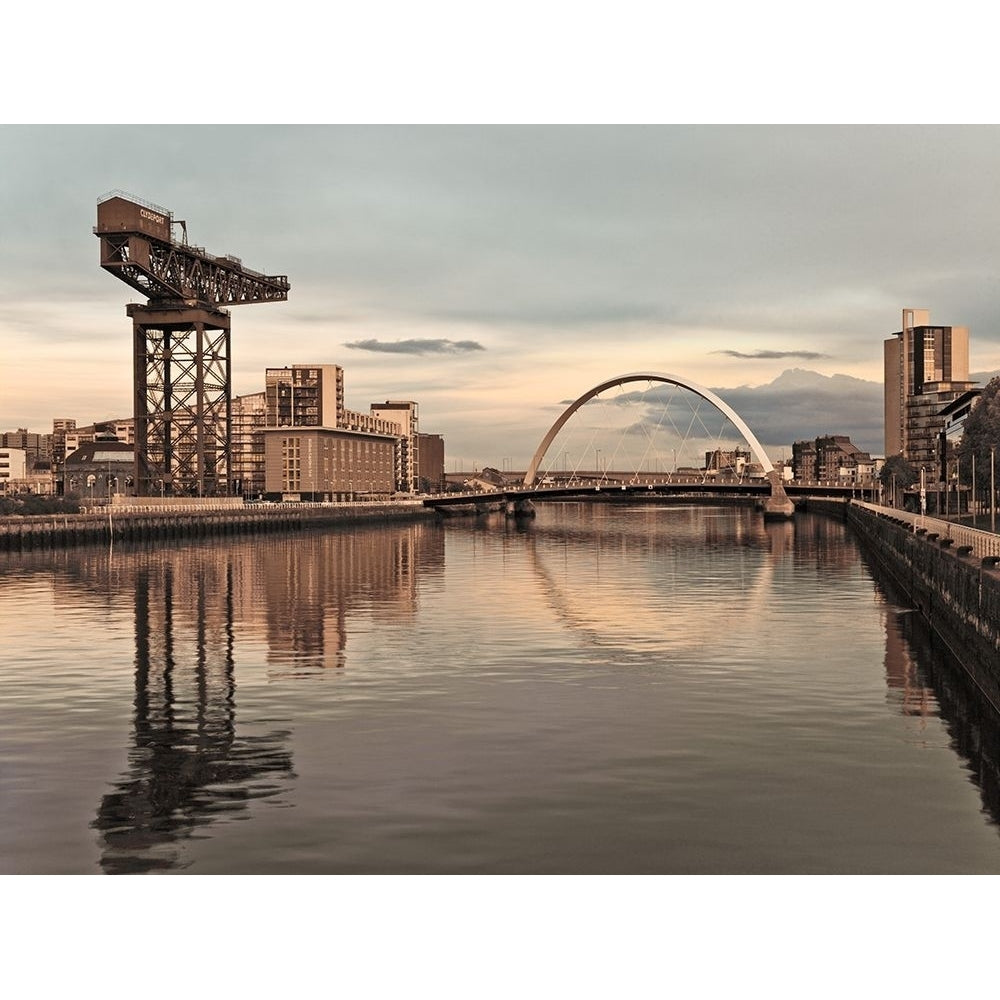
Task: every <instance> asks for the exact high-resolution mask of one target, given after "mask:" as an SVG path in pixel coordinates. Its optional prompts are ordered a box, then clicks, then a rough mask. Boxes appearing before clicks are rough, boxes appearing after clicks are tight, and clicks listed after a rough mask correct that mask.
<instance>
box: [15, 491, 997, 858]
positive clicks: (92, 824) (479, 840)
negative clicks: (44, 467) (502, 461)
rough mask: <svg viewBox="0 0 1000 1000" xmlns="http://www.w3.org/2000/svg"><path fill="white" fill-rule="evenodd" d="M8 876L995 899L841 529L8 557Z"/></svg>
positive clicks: (966, 799)
mask: <svg viewBox="0 0 1000 1000" xmlns="http://www.w3.org/2000/svg"><path fill="white" fill-rule="evenodd" d="M0 630H2V631H0V635H2V639H3V643H2V647H0V713H2V727H0V810H2V817H3V823H2V828H0V871H3V872H5V873H11V872H34V873H75V872H79V873H101V872H107V873H121V872H185V873H192V874H197V873H220V872H227V873H264V872H287V873H322V872H328V873H339V872H353V873H363V872H389V873H410V872H412V873H420V872H428V873H431V872H433V873H473V872H475V873H491V872H496V873H501V872H502V873H507V872H532V873H534V872H538V873H541V872H548V873H561V872H565V873H619V872H626V873H653V872H662V873H756V872H760V873H792V872H814V873H822V872H831V873H836V872H886V873H894V872H1000V836H998V827H997V817H998V816H1000V793H998V790H997V770H996V768H997V766H998V765H997V762H998V761H1000V751H998V748H1000V738H998V735H997V731H998V727H997V724H996V720H995V719H994V717H993V716H992V714H991V713H989V712H986V711H985V710H984V709H983V708H982V707H981V706H980V705H979V703H978V701H977V700H976V699H975V698H974V697H972V696H970V693H969V692H968V690H967V689H966V686H965V684H964V682H963V681H962V678H961V675H960V673H958V672H956V670H955V669H954V666H953V665H952V664H951V663H950V662H949V661H948V660H947V658H946V657H945V656H944V654H943V653H942V652H941V651H940V650H937V649H935V648H934V646H933V644H932V643H931V642H930V640H929V639H928V637H927V635H926V633H925V632H924V630H923V629H922V628H921V623H920V620H919V618H918V617H917V616H916V615H915V614H914V613H912V611H911V609H910V608H909V607H907V606H906V605H905V604H902V603H901V602H900V599H899V598H898V597H897V596H894V595H893V594H892V593H891V592H887V591H886V589H885V588H884V587H883V585H882V584H881V583H879V582H878V581H877V580H875V579H873V576H872V572H871V571H870V569H869V567H868V565H867V564H866V562H865V560H864V557H863V553H861V552H859V549H858V547H857V545H856V544H855V542H854V540H853V538H852V537H851V536H850V534H849V533H848V532H847V531H846V529H845V528H844V526H843V525H841V524H838V523H836V522H834V521H831V520H827V519H824V518H820V517H813V516H809V515H799V516H797V517H796V519H795V522H794V524H776V525H764V524H763V522H762V520H761V519H760V516H759V515H758V514H755V513H753V512H752V511H749V510H744V509H731V508H726V509H712V508H693V507H673V506H652V505H651V506H630V507H626V506H621V507H619V506H613V505H585V504H555V505H549V506H540V507H539V514H538V517H537V519H536V520H534V521H532V522H527V523H520V522H519V523H517V524H515V523H513V522H508V521H506V520H505V519H503V518H495V519H494V518H490V519H467V520H462V519H456V520H453V521H448V522H443V523H436V522H429V523H421V524H410V525H397V526H389V527H382V528H373V529H365V530H356V531H347V530H344V531H336V532H327V533H307V534H298V535H289V536H280V537H277V536H276V537H267V538H257V539H252V540H236V541H233V540H231V539H226V540H219V541H213V542H209V543H197V544H187V545H184V544H176V545H158V546H156V547H149V548H126V547H121V546H118V547H115V549H114V550H113V551H107V550H104V549H98V548H89V549H78V550H69V551H65V552H55V553H49V552H46V553H34V554H25V555H21V556H16V555H14V556H0Z"/></svg>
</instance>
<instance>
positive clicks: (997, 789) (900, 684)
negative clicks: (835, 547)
mask: <svg viewBox="0 0 1000 1000" xmlns="http://www.w3.org/2000/svg"><path fill="white" fill-rule="evenodd" d="M862 555H863V556H864V553H863V551H862ZM864 561H865V563H866V565H867V566H868V569H869V572H870V573H871V574H872V577H873V578H874V580H875V585H876V592H877V597H878V600H879V602H880V603H881V604H882V605H883V607H884V611H883V615H882V618H883V624H884V626H885V679H886V688H887V695H888V697H889V700H890V703H891V704H893V705H894V706H895V708H896V710H897V711H899V712H900V713H901V714H903V715H906V716H909V717H912V718H914V719H916V720H917V721H918V722H919V723H920V724H921V726H923V724H925V723H926V720H928V719H930V718H934V717H939V718H940V719H941V721H942V722H943V723H944V725H945V727H946V729H947V732H948V735H949V737H950V742H951V746H952V748H953V749H954V750H955V752H956V753H957V754H958V755H959V756H960V757H961V759H962V760H963V762H964V765H965V767H966V770H967V771H968V773H969V777H970V780H971V781H972V782H973V783H974V784H975V785H976V786H977V788H978V789H979V793H980V797H981V798H982V802H983V807H984V811H985V812H986V813H987V815H988V816H989V818H990V820H991V822H992V823H994V824H996V825H1000V712H998V711H997V709H996V708H994V707H993V706H992V705H991V704H990V702H989V700H988V699H987V698H986V697H985V695H983V693H982V692H981V691H979V690H978V689H977V688H976V687H975V685H974V684H973V682H972V680H971V679H970V678H969V675H968V674H967V673H966V671H965V670H964V669H963V667H962V665H961V663H960V662H959V661H958V660H957V659H956V658H955V656H954V655H953V654H952V653H951V652H950V651H949V650H948V649H947V647H945V646H944V644H943V643H942V642H941V640H940V639H938V638H937V637H936V636H935V635H934V633H933V631H932V630H931V628H930V626H929V624H928V623H927V621H926V620H925V619H924V618H923V617H922V616H921V615H920V614H919V613H918V612H917V611H916V610H915V609H912V608H911V607H909V606H908V605H907V604H906V599H905V597H904V595H903V594H902V593H901V592H900V591H899V590H898V589H897V587H896V586H895V584H894V583H893V582H892V581H891V579H889V578H888V577H887V576H885V575H884V574H883V573H882V571H881V570H880V569H879V567H878V565H877V563H875V562H874V561H871V560H869V559H867V558H865V559H864Z"/></svg>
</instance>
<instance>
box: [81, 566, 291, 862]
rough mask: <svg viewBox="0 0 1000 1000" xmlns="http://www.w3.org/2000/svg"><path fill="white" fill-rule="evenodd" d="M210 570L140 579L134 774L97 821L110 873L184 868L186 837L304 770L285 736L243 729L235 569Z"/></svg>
mask: <svg viewBox="0 0 1000 1000" xmlns="http://www.w3.org/2000/svg"><path fill="white" fill-rule="evenodd" d="M212 568H214V569H215V571H216V572H214V573H213V572H211V571H210V570H211V569H212ZM203 570H204V571H203V572H199V573H197V574H196V575H195V576H194V577H193V578H190V577H184V578H181V579H178V578H177V576H176V574H175V571H174V566H173V565H172V564H171V563H167V564H166V565H165V566H163V567H162V572H154V571H153V570H151V569H150V568H149V567H145V568H143V569H141V570H140V571H138V572H137V573H136V575H135V580H134V587H135V652H136V656H135V702H134V705H135V715H134V734H133V737H132V745H131V747H130V749H129V753H128V758H129V764H128V770H127V772H126V774H125V775H123V776H122V777H121V778H120V779H119V780H118V781H117V782H116V783H115V786H114V791H112V792H109V793H108V794H107V795H105V796H104V797H103V798H102V800H101V803H100V806H99V807H98V810H97V819H96V820H95V821H94V822H93V824H92V825H93V827H95V828H96V829H97V830H99V831H100V832H101V835H102V841H103V845H102V853H101V859H100V864H101V867H102V869H103V870H104V871H105V872H106V873H108V874H123V873H140V872H150V871H154V870H163V869H171V868H176V867H178V866H179V865H180V864H181V862H180V857H181V853H180V845H179V842H180V841H182V840H184V839H185V838H187V837H190V836H192V835H194V833H195V831H196V830H197V829H198V828H199V827H203V826H205V825H207V824H209V823H211V822H213V821H214V820H216V819H218V818H220V817H229V818H233V817H234V816H235V815H236V814H238V813H240V812H241V811H243V810H245V809H246V808H247V805H248V804H249V803H250V802H251V801H252V800H254V799H260V798H266V797H271V796H275V795H277V794H278V793H279V792H280V791H281V790H282V787H283V785H282V784H281V782H282V780H287V779H288V778H291V777H294V774H293V772H292V756H291V753H290V751H289V750H288V749H287V748H286V747H285V742H286V740H287V738H288V735H289V734H288V733H287V732H281V731H275V732H269V733H265V734H263V735H259V736H250V735H237V732H236V699H235V687H236V681H235V664H234V661H233V575H232V566H231V565H229V564H224V565H218V564H217V565H215V566H214V567H210V566H205V565H204V564H203ZM182 608H183V609H184V610H185V611H186V614H182V613H179V612H180V610H181V609H182Z"/></svg>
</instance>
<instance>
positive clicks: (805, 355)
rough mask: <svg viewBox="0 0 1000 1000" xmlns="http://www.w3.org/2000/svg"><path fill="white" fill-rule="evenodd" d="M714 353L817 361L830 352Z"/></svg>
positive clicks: (763, 358) (768, 358) (714, 352)
mask: <svg viewBox="0 0 1000 1000" xmlns="http://www.w3.org/2000/svg"><path fill="white" fill-rule="evenodd" d="M712 354H725V355H726V357H729V358H742V359H744V360H746V361H774V360H780V359H781V358H801V359H802V360H803V361H816V360H818V359H819V358H828V357H829V356H830V355H829V354H820V353H819V352H817V351H753V352H751V353H750V354H745V353H744V352H743V351H712Z"/></svg>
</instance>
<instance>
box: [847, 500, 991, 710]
mask: <svg viewBox="0 0 1000 1000" xmlns="http://www.w3.org/2000/svg"><path fill="white" fill-rule="evenodd" d="M846 516H847V522H848V524H850V525H851V527H852V528H853V530H854V531H855V532H856V534H857V535H858V536H859V537H860V539H861V541H862V547H863V550H864V551H865V553H866V554H867V555H869V556H870V557H872V558H873V559H874V561H875V562H876V563H877V564H878V565H879V566H880V567H881V568H882V569H883V570H884V571H885V572H886V573H887V574H888V575H889V576H890V577H891V578H892V579H893V580H894V581H895V582H896V584H898V586H899V587H900V588H901V589H902V590H903V592H904V593H906V594H907V595H908V597H909V599H910V601H911V602H912V603H913V605H914V606H915V607H916V608H917V610H919V611H920V613H921V614H922V615H923V616H924V618H925V619H926V620H927V622H928V623H929V624H930V626H931V628H932V629H933V630H934V632H935V634H936V635H937V636H938V637H939V638H940V639H941V640H942V641H943V642H944V643H945V645H947V646H948V648H949V649H950V650H951V652H952V653H953V654H954V656H955V657H956V659H958V660H959V662H961V663H962V665H963V666H964V667H965V669H966V671H967V672H968V673H969V675H970V676H971V677H972V679H973V680H974V681H975V683H976V684H977V685H978V687H979V688H980V689H981V690H982V691H983V693H984V694H985V695H986V697H987V698H988V699H989V700H990V702H992V704H993V706H994V707H995V708H997V709H1000V570H998V568H997V567H998V564H1000V535H995V534H993V533H992V532H988V531H976V530H975V529H973V528H969V527H967V526H964V525H960V524H953V523H951V522H948V521H942V520H937V519H935V518H929V517H922V516H920V515H917V514H908V513H906V512H904V511H900V510H893V509H891V508H886V507H878V506H876V505H873V504H867V503H857V502H850V503H848V504H847V506H846Z"/></svg>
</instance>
